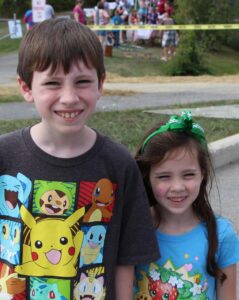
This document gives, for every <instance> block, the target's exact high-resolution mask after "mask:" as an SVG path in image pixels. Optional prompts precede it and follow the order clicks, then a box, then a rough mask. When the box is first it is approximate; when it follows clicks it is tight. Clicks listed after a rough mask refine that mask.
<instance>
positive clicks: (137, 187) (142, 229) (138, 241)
mask: <svg viewBox="0 0 239 300" xmlns="http://www.w3.org/2000/svg"><path fill="white" fill-rule="evenodd" d="M133 162H134V161H133ZM133 162H132V163H130V164H129V166H128V169H127V173H128V174H127V178H126V182H125V189H124V194H123V198H124V199H123V200H124V207H123V215H122V223H121V224H122V225H121V232H120V243H119V251H118V264H119V265H136V264H141V263H149V262H151V261H154V260H157V259H158V258H159V250H158V245H157V242H156V234H155V230H154V228H153V223H152V219H151V216H150V210H149V204H148V199H147V196H146V192H145V189H144V186H143V182H142V178H141V174H140V173H139V170H138V167H137V165H136V163H135V164H134V163H133Z"/></svg>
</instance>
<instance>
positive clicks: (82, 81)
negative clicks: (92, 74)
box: [77, 79, 91, 84]
mask: <svg viewBox="0 0 239 300" xmlns="http://www.w3.org/2000/svg"><path fill="white" fill-rule="evenodd" d="M90 82H91V81H90V80H88V79H84V80H78V81H77V84H87V83H90Z"/></svg>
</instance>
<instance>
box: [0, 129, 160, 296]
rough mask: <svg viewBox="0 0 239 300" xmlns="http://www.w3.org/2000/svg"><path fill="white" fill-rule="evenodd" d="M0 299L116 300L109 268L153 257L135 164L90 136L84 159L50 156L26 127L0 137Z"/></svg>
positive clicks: (153, 246)
mask: <svg viewBox="0 0 239 300" xmlns="http://www.w3.org/2000/svg"><path fill="white" fill-rule="evenodd" d="M0 230H1V239H0V282H1V283H2V284H1V286H2V289H1V291H0V299H4V300H7V299H14V300H22V299H31V300H37V299H41V300H43V299H59V300H64V299H76V300H80V299H95V300H103V299H108V300H113V299H114V298H115V276H114V271H115V267H116V265H135V264H139V263H148V262H150V261H153V260H155V259H157V258H158V248H157V244H156V239H155V236H154V232H153V229H152V224H151V221H150V216H149V210H148V204H147V198H146V195H145V190H144V187H143V185H142V180H141V177H140V174H139V171H138V169H137V166H136V164H135V162H134V160H133V159H132V158H131V156H130V155H129V154H128V152H127V151H126V150H125V149H124V147H123V146H121V145H119V144H116V143H115V142H112V141H111V140H110V139H108V138H106V137H104V136H102V135H100V134H97V141H96V143H95V145H94V146H93V147H92V149H90V150H89V151H88V152H87V153H85V154H83V155H81V156H79V157H75V158H71V159H61V158H56V157H52V156H50V155H48V154H46V153H45V152H43V151H42V150H41V149H39V148H38V147H37V146H36V145H35V144H34V142H33V141H32V139H31V136H30V128H25V129H22V130H19V131H16V132H14V133H10V134H7V135H4V136H1V137H0Z"/></svg>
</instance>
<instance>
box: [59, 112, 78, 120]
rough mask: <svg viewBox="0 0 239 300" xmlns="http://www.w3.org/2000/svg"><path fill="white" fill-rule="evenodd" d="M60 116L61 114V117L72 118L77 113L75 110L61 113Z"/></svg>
mask: <svg viewBox="0 0 239 300" xmlns="http://www.w3.org/2000/svg"><path fill="white" fill-rule="evenodd" d="M61 116H62V117H63V118H66V119H69V118H71V119H73V118H75V117H76V116H78V113H77V112H71V113H68V112H67V113H61Z"/></svg>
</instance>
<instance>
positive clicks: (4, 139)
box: [0, 128, 24, 146]
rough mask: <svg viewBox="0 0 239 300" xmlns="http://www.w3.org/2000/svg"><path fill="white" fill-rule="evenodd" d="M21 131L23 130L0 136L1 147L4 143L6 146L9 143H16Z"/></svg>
mask: <svg viewBox="0 0 239 300" xmlns="http://www.w3.org/2000/svg"><path fill="white" fill-rule="evenodd" d="M23 130H24V129H23V128H21V129H17V130H14V131H11V132H8V133H4V134H2V135H0V143H1V146H2V145H3V144H4V143H6V144H8V143H10V142H14V141H17V139H19V138H21V136H22V132H23Z"/></svg>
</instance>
